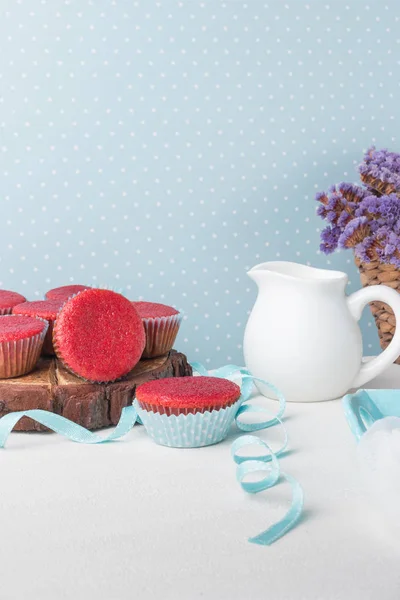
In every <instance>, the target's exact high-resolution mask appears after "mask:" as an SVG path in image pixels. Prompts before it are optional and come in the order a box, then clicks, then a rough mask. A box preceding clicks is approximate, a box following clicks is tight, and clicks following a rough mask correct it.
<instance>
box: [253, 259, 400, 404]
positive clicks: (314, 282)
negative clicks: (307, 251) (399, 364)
mask: <svg viewBox="0 0 400 600" xmlns="http://www.w3.org/2000/svg"><path fill="white" fill-rule="evenodd" d="M248 275H249V276H250V277H251V279H253V280H254V281H255V282H256V284H257V285H258V297H257V301H256V303H255V305H254V308H253V310H252V312H251V315H250V317H249V320H248V323H247V326H246V331H245V336H244V357H245V362H246V366H247V368H248V369H249V370H250V371H251V373H252V375H254V376H255V377H260V378H262V379H265V380H267V381H269V382H270V383H273V384H274V385H275V386H277V387H278V388H279V389H280V390H281V391H282V392H283V393H284V395H285V396H286V399H287V400H289V401H292V402H315V401H319V400H330V399H333V398H339V397H340V396H343V395H344V394H345V393H346V392H347V391H348V390H349V389H351V388H354V387H360V386H362V385H364V384H365V383H366V382H367V381H369V380H370V379H373V378H374V377H376V376H377V375H379V373H381V372H382V371H383V370H384V369H385V368H386V367H388V366H389V365H390V364H391V363H393V362H394V361H395V360H396V358H397V357H398V356H399V354H400V326H399V327H397V328H396V332H395V335H394V337H393V339H392V341H391V343H390V344H389V346H388V347H387V348H386V350H384V351H383V352H381V354H379V356H377V357H376V358H374V359H372V360H371V361H369V362H366V363H362V340H361V332H360V328H359V326H358V320H359V319H360V317H361V313H362V310H363V308H364V307H365V306H366V304H368V303H369V302H371V301H374V300H379V301H381V302H385V303H386V304H389V305H390V306H391V308H392V310H393V312H394V314H395V317H396V322H397V323H400V294H398V293H397V292H395V291H394V290H393V289H391V288H390V287H387V286H384V285H374V286H370V287H366V288H364V289H361V290H359V291H357V292H355V293H354V294H351V295H350V296H346V293H345V288H346V284H347V281H348V277H347V275H346V274H345V273H341V272H340V271H328V270H325V269H315V268H312V267H307V266H305V265H300V264H297V263H291V262H267V263H263V264H260V265H257V266H255V267H253V268H252V269H251V270H250V271H249V273H248ZM258 387H259V389H260V391H261V392H263V391H264V390H263V386H262V385H258ZM265 393H266V395H268V391H267V390H265Z"/></svg>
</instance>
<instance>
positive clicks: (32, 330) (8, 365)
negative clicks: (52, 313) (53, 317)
mask: <svg viewBox="0 0 400 600" xmlns="http://www.w3.org/2000/svg"><path fill="white" fill-rule="evenodd" d="M48 326H49V325H48V323H47V321H44V320H43V319H36V318H35V317H25V316H20V315H4V316H1V317H0V378H1V379H7V378H9V377H18V376H19V375H25V374H26V373H29V371H32V369H34V367H35V365H36V363H37V361H38V359H39V356H40V352H41V350H42V346H43V341H44V338H45V337H46V332H47V329H48Z"/></svg>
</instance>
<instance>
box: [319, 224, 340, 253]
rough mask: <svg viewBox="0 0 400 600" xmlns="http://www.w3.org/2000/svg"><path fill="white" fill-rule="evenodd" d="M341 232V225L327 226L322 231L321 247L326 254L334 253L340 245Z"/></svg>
mask: <svg viewBox="0 0 400 600" xmlns="http://www.w3.org/2000/svg"><path fill="white" fill-rule="evenodd" d="M340 234H341V229H340V227H331V226H330V225H328V227H325V229H323V230H322V231H321V245H320V247H319V249H320V250H321V252H323V253H324V254H332V252H334V251H335V250H336V248H337V247H338V241H339V236H340Z"/></svg>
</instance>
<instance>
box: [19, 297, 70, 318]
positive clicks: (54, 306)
mask: <svg viewBox="0 0 400 600" xmlns="http://www.w3.org/2000/svg"><path fill="white" fill-rule="evenodd" d="M63 304H64V303H63V302H62V301H60V300H37V301H35V302H23V303H22V304H17V306H14V308H13V310H12V312H13V315H28V316H31V317H41V318H42V319H47V320H48V321H54V319H55V318H56V317H57V314H58V312H59V311H60V308H61V307H62V306H63Z"/></svg>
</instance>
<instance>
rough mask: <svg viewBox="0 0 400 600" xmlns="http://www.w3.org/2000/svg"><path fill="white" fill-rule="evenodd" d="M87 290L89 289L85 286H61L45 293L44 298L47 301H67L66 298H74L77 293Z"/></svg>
mask: <svg viewBox="0 0 400 600" xmlns="http://www.w3.org/2000/svg"><path fill="white" fill-rule="evenodd" d="M89 289H91V288H90V287H89V286H87V285H63V286H61V287H58V288H53V289H52V290H49V291H48V292H46V294H45V297H46V299H47V300H68V298H71V296H74V295H75V294H77V293H78V292H83V290H89Z"/></svg>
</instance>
